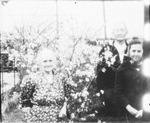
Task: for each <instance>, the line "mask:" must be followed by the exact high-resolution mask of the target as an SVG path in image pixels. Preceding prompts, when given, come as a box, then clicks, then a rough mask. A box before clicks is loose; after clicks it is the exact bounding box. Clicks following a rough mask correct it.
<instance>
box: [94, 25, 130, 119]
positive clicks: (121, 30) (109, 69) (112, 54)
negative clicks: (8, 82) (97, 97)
mask: <svg viewBox="0 0 150 123" xmlns="http://www.w3.org/2000/svg"><path fill="white" fill-rule="evenodd" d="M127 32H128V31H127V28H126V26H125V24H124V23H117V24H115V25H114V29H113V34H114V38H115V40H114V41H113V42H112V44H110V43H109V44H106V45H105V46H104V47H103V48H102V49H101V50H100V52H99V59H100V60H99V63H98V65H97V70H96V75H97V77H96V83H97V87H98V91H101V90H103V91H104V94H103V95H104V96H103V97H104V102H105V106H104V109H103V111H102V114H103V115H104V116H106V117H107V116H112V117H115V116H117V114H116V107H115V105H114V104H115V100H114V96H113V88H114V83H115V74H116V70H117V68H118V67H119V65H121V63H122V62H123V59H124V56H125V54H126V53H127V46H128V44H127V40H126V39H125V36H126V34H127Z"/></svg>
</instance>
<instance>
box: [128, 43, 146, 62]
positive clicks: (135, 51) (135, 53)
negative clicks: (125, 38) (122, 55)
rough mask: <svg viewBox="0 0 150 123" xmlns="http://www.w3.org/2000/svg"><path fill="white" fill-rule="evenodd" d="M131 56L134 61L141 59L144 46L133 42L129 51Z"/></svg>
mask: <svg viewBox="0 0 150 123" xmlns="http://www.w3.org/2000/svg"><path fill="white" fill-rule="evenodd" d="M129 56H130V57H131V58H132V60H133V61H136V62H138V61H140V60H141V59H142V56H143V47H142V45H141V44H133V45H132V46H131V48H130V51H129Z"/></svg>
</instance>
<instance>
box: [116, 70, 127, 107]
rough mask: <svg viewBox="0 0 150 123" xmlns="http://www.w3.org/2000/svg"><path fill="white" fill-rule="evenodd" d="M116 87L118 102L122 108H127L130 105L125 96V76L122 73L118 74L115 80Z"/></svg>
mask: <svg viewBox="0 0 150 123" xmlns="http://www.w3.org/2000/svg"><path fill="white" fill-rule="evenodd" d="M115 80H116V81H115V86H114V94H115V97H116V101H117V102H118V103H119V105H120V106H122V107H124V108H125V107H126V106H127V105H128V104H129V101H128V99H127V98H126V97H125V95H124V94H123V87H124V86H123V81H122V80H123V76H122V72H118V71H117V73H116V78H115Z"/></svg>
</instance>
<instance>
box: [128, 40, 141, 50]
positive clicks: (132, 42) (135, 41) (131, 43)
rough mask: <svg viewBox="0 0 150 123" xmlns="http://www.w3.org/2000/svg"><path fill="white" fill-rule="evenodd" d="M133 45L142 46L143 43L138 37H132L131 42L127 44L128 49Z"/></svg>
mask: <svg viewBox="0 0 150 123" xmlns="http://www.w3.org/2000/svg"><path fill="white" fill-rule="evenodd" d="M134 44H141V45H142V46H143V42H142V41H141V40H140V39H139V38H138V37H133V38H132V40H131V41H130V42H129V45H128V49H129V50H130V49H131V46H132V45H134Z"/></svg>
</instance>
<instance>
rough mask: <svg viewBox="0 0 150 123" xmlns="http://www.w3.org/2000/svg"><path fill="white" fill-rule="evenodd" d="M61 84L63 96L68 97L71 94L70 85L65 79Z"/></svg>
mask: <svg viewBox="0 0 150 123" xmlns="http://www.w3.org/2000/svg"><path fill="white" fill-rule="evenodd" d="M63 85H64V93H65V97H66V98H69V97H70V94H71V85H70V84H69V83H68V82H67V81H64V82H63Z"/></svg>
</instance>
